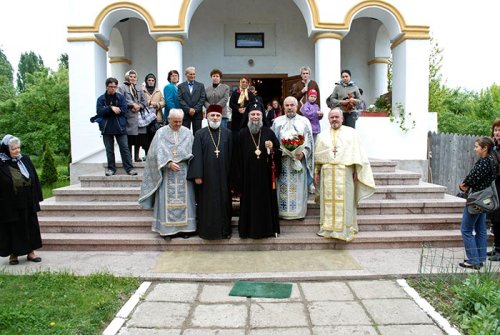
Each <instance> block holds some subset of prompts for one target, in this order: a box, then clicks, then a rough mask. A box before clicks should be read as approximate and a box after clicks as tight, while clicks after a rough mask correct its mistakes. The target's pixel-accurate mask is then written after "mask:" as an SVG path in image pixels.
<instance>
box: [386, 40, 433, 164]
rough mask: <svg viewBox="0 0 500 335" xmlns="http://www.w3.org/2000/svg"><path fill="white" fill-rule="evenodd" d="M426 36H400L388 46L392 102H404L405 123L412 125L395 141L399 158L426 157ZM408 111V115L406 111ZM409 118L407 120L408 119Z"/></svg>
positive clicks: (427, 88)
mask: <svg viewBox="0 0 500 335" xmlns="http://www.w3.org/2000/svg"><path fill="white" fill-rule="evenodd" d="M429 52H430V42H429V40H410V39H408V40H404V41H402V42H401V43H399V44H398V45H396V46H394V47H393V49H392V55H393V63H392V105H393V112H395V106H396V104H397V103H401V104H402V105H403V106H404V109H405V113H406V119H407V125H408V124H409V123H408V121H411V120H414V121H415V123H416V126H415V128H414V129H412V130H410V131H409V132H408V133H406V134H405V136H404V141H403V142H401V141H400V142H399V143H397V142H396V143H397V152H395V156H396V157H399V158H400V159H422V160H425V159H427V157H426V155H427V131H428V129H429V127H428V103H429ZM410 113H411V116H409V114H410ZM408 119H409V120H408Z"/></svg>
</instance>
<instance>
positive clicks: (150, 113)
mask: <svg viewBox="0 0 500 335" xmlns="http://www.w3.org/2000/svg"><path fill="white" fill-rule="evenodd" d="M153 121H156V113H155V112H154V109H153V108H150V107H146V108H141V111H140V112H139V113H138V115H137V122H138V124H139V128H142V127H146V126H147V125H149V124H150V123H151V122H153Z"/></svg>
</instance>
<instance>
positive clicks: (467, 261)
mask: <svg viewBox="0 0 500 335" xmlns="http://www.w3.org/2000/svg"><path fill="white" fill-rule="evenodd" d="M464 263H469V264H471V263H470V262H469V260H468V259H464ZM483 265H484V264H483V262H481V263H479V266H483Z"/></svg>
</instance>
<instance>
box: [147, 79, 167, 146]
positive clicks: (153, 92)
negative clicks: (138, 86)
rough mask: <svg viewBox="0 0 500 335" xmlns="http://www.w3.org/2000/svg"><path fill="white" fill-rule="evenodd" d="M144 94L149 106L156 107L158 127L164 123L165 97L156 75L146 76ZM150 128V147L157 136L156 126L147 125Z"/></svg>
mask: <svg viewBox="0 0 500 335" xmlns="http://www.w3.org/2000/svg"><path fill="white" fill-rule="evenodd" d="M143 92H144V96H145V97H146V102H147V104H148V106H149V107H151V108H154V110H155V111H156V122H157V124H158V127H159V126H160V125H163V121H164V120H163V107H165V98H164V97H163V93H161V91H160V90H159V89H158V88H157V87H156V76H155V75H154V74H152V73H149V74H148V75H147V76H146V78H144V88H143ZM146 128H147V130H148V148H149V145H150V144H151V141H152V140H153V137H154V136H155V132H154V131H155V130H156V129H157V128H156V127H146Z"/></svg>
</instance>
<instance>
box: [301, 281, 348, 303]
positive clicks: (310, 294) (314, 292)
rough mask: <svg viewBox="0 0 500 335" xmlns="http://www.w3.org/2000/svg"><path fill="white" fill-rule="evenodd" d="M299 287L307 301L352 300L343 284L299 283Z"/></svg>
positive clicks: (333, 282) (334, 282) (335, 282)
mask: <svg viewBox="0 0 500 335" xmlns="http://www.w3.org/2000/svg"><path fill="white" fill-rule="evenodd" d="M300 287H301V288H302V292H303V293H304V297H305V299H306V300H307V301H335V300H354V295H353V294H352V292H351V290H350V289H349V286H347V284H346V283H345V282H338V281H327V282H316V283H314V282H313V283H301V284H300Z"/></svg>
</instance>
